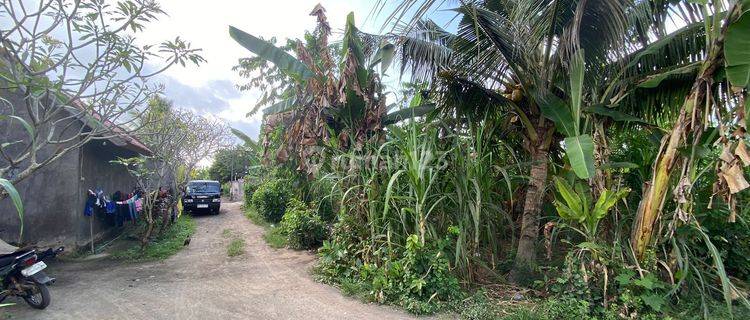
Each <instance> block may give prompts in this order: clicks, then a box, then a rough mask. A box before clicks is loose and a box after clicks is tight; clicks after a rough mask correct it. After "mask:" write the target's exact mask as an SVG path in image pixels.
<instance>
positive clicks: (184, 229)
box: [109, 215, 196, 262]
mask: <svg viewBox="0 0 750 320" xmlns="http://www.w3.org/2000/svg"><path fill="white" fill-rule="evenodd" d="M195 228H196V224H195V221H194V220H193V218H191V217H190V216H189V215H182V216H180V217H179V218H178V219H177V220H175V222H174V223H173V224H171V225H170V226H169V227H168V228H167V229H166V231H164V232H163V233H161V234H160V235H158V236H156V237H155V238H154V239H152V240H151V242H150V243H149V245H148V246H146V247H144V248H142V247H141V244H140V242H139V241H138V242H134V241H129V240H128V239H130V238H131V237H130V236H124V237H123V238H122V239H123V240H122V242H121V243H114V244H113V245H112V247H113V248H114V249H113V251H111V252H109V253H110V257H111V258H112V259H116V260H123V261H129V262H142V261H159V260H164V259H167V258H169V257H171V256H173V255H174V254H176V253H177V252H179V251H180V250H182V248H184V247H185V246H187V245H189V242H190V240H189V239H190V237H191V236H192V235H193V234H194V233H195ZM132 231H134V232H135V233H133V235H132V236H133V237H138V236H139V235H140V232H139V231H140V229H139V228H137V229H132ZM128 244H129V245H128Z"/></svg>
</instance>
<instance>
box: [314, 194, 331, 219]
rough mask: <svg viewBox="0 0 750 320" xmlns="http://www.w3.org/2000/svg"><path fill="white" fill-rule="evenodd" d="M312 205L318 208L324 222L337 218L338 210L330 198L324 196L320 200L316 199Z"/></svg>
mask: <svg viewBox="0 0 750 320" xmlns="http://www.w3.org/2000/svg"><path fill="white" fill-rule="evenodd" d="M312 207H313V208H317V211H318V216H319V217H320V219H321V220H323V222H326V223H333V222H334V221H335V220H336V212H335V211H334V210H333V204H332V203H331V199H330V198H323V199H321V200H320V201H316V202H314V203H313V204H312Z"/></svg>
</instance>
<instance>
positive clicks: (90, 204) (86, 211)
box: [83, 194, 96, 217]
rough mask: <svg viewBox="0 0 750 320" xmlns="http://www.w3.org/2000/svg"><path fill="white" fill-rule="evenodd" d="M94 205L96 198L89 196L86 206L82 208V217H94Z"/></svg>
mask: <svg viewBox="0 0 750 320" xmlns="http://www.w3.org/2000/svg"><path fill="white" fill-rule="evenodd" d="M95 204H96V196H95V195H91V194H89V196H88V197H87V198H86V205H84V207H83V215H84V216H87V217H90V216H92V215H94V205H95Z"/></svg>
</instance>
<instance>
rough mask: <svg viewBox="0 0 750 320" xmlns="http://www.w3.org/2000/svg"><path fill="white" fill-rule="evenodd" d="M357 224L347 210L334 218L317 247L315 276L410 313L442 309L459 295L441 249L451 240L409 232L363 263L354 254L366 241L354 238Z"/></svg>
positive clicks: (454, 278)
mask: <svg viewBox="0 0 750 320" xmlns="http://www.w3.org/2000/svg"><path fill="white" fill-rule="evenodd" d="M361 227H362V226H361V225H358V224H357V222H356V219H353V218H352V217H351V216H349V215H343V216H342V217H341V220H340V221H339V222H338V223H336V225H335V226H334V228H335V235H334V237H333V238H332V240H331V241H325V242H324V243H323V247H322V248H320V250H319V253H320V260H319V264H318V267H317V269H316V271H317V272H318V275H319V277H320V280H322V281H324V282H328V283H334V284H339V285H343V284H347V288H349V289H351V288H360V289H361V290H362V291H363V292H362V293H360V295H365V296H366V300H370V301H376V302H379V303H388V304H395V305H399V306H401V307H403V308H405V309H406V310H407V311H409V312H412V313H414V314H430V313H435V312H438V311H441V310H443V309H445V308H446V307H447V306H446V305H445V303H446V302H449V301H453V300H455V299H457V298H460V297H461V296H462V295H463V292H462V290H461V288H460V286H459V282H458V279H457V278H456V277H455V276H454V275H453V274H452V273H451V271H450V268H449V261H448V258H447V255H446V254H445V253H444V249H445V246H446V245H447V244H448V243H449V242H450V239H448V238H446V239H444V240H441V241H433V242H427V243H425V244H422V243H421V241H419V238H418V237H417V236H416V235H411V236H409V237H408V238H407V239H406V243H405V245H404V246H383V247H380V248H378V249H377V250H375V252H374V253H373V254H374V257H373V259H372V260H371V261H370V262H365V261H364V260H363V259H361V258H360V257H359V256H358V255H359V254H360V253H361V252H363V251H364V250H363V249H364V248H365V246H367V245H368V244H367V243H364V242H361V241H357V240H356V239H357V238H358V236H357V235H358V234H359V232H358V229H359V228H361ZM342 231H344V232H342ZM352 283H357V285H356V286H355V285H352ZM350 294H354V293H350Z"/></svg>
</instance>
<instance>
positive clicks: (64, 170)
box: [0, 90, 82, 242]
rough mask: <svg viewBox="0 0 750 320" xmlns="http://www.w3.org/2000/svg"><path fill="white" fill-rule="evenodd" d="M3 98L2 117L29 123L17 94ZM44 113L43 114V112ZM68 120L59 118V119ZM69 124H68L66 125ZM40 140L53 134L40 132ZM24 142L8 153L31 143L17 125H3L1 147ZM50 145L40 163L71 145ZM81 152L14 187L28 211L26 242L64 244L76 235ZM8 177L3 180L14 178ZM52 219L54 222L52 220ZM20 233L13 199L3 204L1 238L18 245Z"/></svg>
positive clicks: (73, 128) (7, 93)
mask: <svg viewBox="0 0 750 320" xmlns="http://www.w3.org/2000/svg"><path fill="white" fill-rule="evenodd" d="M0 95H2V97H3V98H4V99H6V100H7V101H8V102H9V104H0V114H6V115H16V116H19V117H21V118H24V119H26V120H27V121H28V119H29V117H28V108H27V106H26V104H25V102H24V100H23V98H22V95H21V94H20V93H18V92H14V91H7V90H2V91H0ZM40 111H43V110H40ZM63 117H65V115H63V114H59V115H58V116H57V117H56V118H57V119H62V118H63ZM66 124H68V123H66ZM81 125H82V124H81V123H80V122H78V123H73V125H72V126H71V127H69V129H70V130H71V131H76V130H77V128H80V126H81ZM37 130H38V133H39V135H38V136H39V137H42V139H43V138H46V137H47V134H48V133H49V131H50V128H48V127H40V128H37ZM16 141H22V143H17V144H14V145H12V146H11V147H10V148H6V149H5V152H6V153H8V154H10V155H13V156H17V155H18V154H20V152H22V150H23V149H24V148H27V147H28V144H29V143H30V141H31V140H30V139H29V136H28V134H27V132H26V130H25V129H24V128H23V127H22V126H21V124H20V123H19V122H18V121H14V122H11V123H9V122H8V121H0V143H6V142H16ZM73 143H74V142H71V143H70V144H68V145H62V146H59V145H54V146H52V145H50V146H47V147H45V148H42V149H41V150H39V152H38V154H37V159H38V161H44V160H45V159H48V158H49V157H50V156H52V155H53V154H54V153H55V152H54V151H55V149H56V148H58V147H65V146H69V145H72V144H73ZM78 159H79V152H78V151H77V150H72V151H71V152H69V153H67V154H66V155H65V156H63V157H62V158H61V159H58V160H57V161H55V162H53V163H52V164H51V165H49V166H46V167H43V168H41V169H39V170H38V171H36V172H35V173H34V174H33V175H32V176H30V177H29V178H27V179H25V180H23V181H21V182H20V183H18V184H17V185H16V186H15V187H16V189H18V191H19V193H20V195H21V198H22V200H23V203H24V207H25V214H24V221H23V224H24V231H23V233H24V237H23V240H24V241H29V240H33V241H44V242H57V241H61V240H62V239H63V238H64V236H63V235H70V234H74V232H75V230H76V225H75V224H73V223H72V222H71V218H72V217H73V215H74V214H75V212H74V208H75V207H77V206H78V202H79V200H78V177H79V176H80V174H79V166H78V163H79V161H78ZM0 166H3V167H5V166H7V162H6V160H5V159H4V158H0ZM27 167H28V163H21V164H20V165H19V166H18V169H16V172H10V173H9V175H14V174H18V173H19V172H20V171H22V170H23V169H25V168H27ZM9 175H6V176H5V177H3V178H11V176H9ZM51 217H52V218H51ZM19 231H20V220H19V218H18V214H17V213H16V209H15V207H14V206H13V205H12V203H11V201H10V199H4V200H0V238H2V239H3V240H5V241H9V242H17V241H18V236H19Z"/></svg>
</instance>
